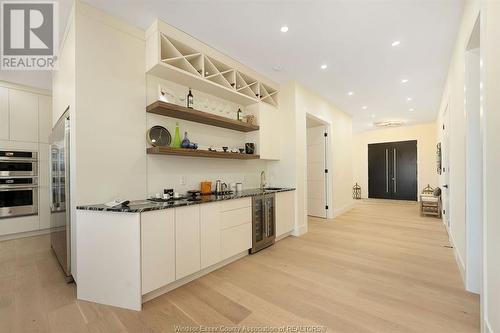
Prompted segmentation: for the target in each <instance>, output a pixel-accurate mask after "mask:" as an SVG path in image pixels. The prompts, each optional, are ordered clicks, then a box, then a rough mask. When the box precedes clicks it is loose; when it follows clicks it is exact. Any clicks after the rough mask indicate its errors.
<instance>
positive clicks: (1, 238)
mask: <svg viewBox="0 0 500 333" xmlns="http://www.w3.org/2000/svg"><path fill="white" fill-rule="evenodd" d="M48 233H50V229H42V230H33V231H26V232H20V233H17V234H10V235H2V236H0V242H1V241H6V240H12V239H18V238H26V237H33V236H40V235H45V234H48Z"/></svg>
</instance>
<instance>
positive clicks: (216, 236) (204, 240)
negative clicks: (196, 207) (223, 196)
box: [200, 202, 221, 269]
mask: <svg viewBox="0 0 500 333" xmlns="http://www.w3.org/2000/svg"><path fill="white" fill-rule="evenodd" d="M200 224H201V226H200V229H201V269H203V268H206V267H208V266H211V265H214V264H216V263H218V262H219V261H220V257H221V256H220V212H219V203H218V202H214V203H208V204H203V205H200Z"/></svg>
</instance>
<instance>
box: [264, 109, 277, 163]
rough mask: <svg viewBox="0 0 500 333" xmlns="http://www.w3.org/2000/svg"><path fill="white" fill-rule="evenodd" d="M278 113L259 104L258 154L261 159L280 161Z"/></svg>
mask: <svg viewBox="0 0 500 333" xmlns="http://www.w3.org/2000/svg"><path fill="white" fill-rule="evenodd" d="M279 112H280V111H279V110H278V109H277V108H275V107H273V106H271V105H267V104H264V103H260V120H259V126H260V128H259V144H260V150H259V154H260V158H261V159H267V160H279V159H280V147H281V132H280V131H281V127H280V122H281V121H280V120H281V119H280V113H279Z"/></svg>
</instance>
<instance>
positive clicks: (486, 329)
mask: <svg viewBox="0 0 500 333" xmlns="http://www.w3.org/2000/svg"><path fill="white" fill-rule="evenodd" d="M483 323H484V325H483V326H484V333H493V329H492V328H491V325H490V322H489V321H488V319H484V321H483Z"/></svg>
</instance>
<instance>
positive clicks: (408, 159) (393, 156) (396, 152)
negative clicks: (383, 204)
mask: <svg viewBox="0 0 500 333" xmlns="http://www.w3.org/2000/svg"><path fill="white" fill-rule="evenodd" d="M368 197H369V198H377V199H397V200H414V201H416V200H417V141H401V142H388V143H375V144H369V145H368Z"/></svg>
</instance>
